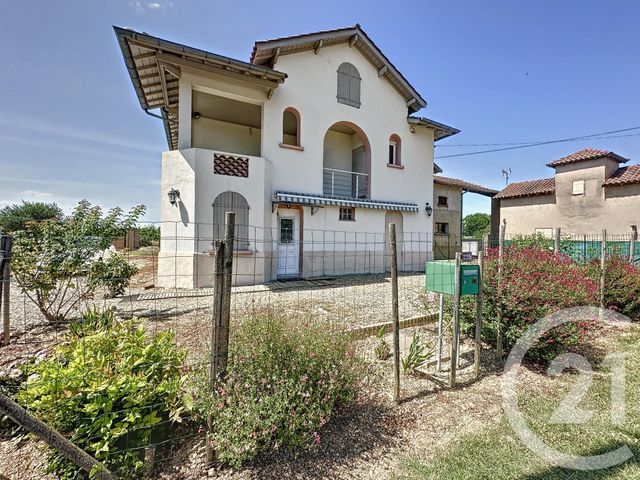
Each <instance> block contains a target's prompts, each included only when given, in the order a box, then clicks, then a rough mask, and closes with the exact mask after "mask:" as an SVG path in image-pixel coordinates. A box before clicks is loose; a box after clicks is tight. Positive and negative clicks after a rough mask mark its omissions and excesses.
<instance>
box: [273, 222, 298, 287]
mask: <svg viewBox="0 0 640 480" xmlns="http://www.w3.org/2000/svg"><path fill="white" fill-rule="evenodd" d="M280 212H281V213H280V214H279V215H278V277H297V276H298V273H299V268H298V267H299V265H300V263H299V262H300V225H299V224H298V222H299V221H300V213H299V212H298V211H297V210H293V209H292V210H288V211H284V212H283V211H282V210H281V211H280Z"/></svg>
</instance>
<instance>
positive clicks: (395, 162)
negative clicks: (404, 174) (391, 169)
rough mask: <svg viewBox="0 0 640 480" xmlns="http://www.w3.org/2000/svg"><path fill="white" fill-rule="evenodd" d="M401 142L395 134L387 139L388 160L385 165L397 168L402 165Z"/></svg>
mask: <svg viewBox="0 0 640 480" xmlns="http://www.w3.org/2000/svg"><path fill="white" fill-rule="evenodd" d="M401 153H402V142H401V141H400V137H399V136H398V135H396V134H395V133H394V134H392V135H391V136H390V137H389V159H388V161H387V165H391V166H396V167H399V166H401V165H402V157H401V156H400V155H401Z"/></svg>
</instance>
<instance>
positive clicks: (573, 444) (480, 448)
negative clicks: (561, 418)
mask: <svg viewBox="0 0 640 480" xmlns="http://www.w3.org/2000/svg"><path fill="white" fill-rule="evenodd" d="M618 335H619V338H617V339H616V340H614V342H613V346H614V347H617V351H619V352H625V353H626V358H625V367H626V370H625V374H626V395H625V397H626V418H625V422H624V424H623V425H620V426H616V425H613V424H612V423H611V416H610V398H611V393H610V392H611V375H610V371H609V369H604V368H602V367H601V366H600V365H597V364H595V365H594V362H593V361H592V362H591V363H592V366H593V370H594V375H593V384H592V385H591V388H590V389H589V391H588V393H587V394H586V395H585V396H584V397H583V399H582V401H581V402H580V403H579V405H578V406H579V408H582V409H586V410H592V411H593V412H594V414H593V416H592V417H591V419H590V420H589V421H588V422H587V423H585V424H578V425H576V424H551V423H549V421H548V420H549V418H550V417H551V415H552V414H553V412H554V411H555V410H556V408H557V407H558V405H559V403H560V402H561V400H562V399H563V398H564V397H565V395H566V394H567V393H569V391H570V390H571V388H572V387H573V386H574V385H575V382H576V380H577V377H578V375H577V374H568V373H567V374H563V375H562V377H560V378H559V379H558V380H555V381H553V382H552V386H551V387H550V390H549V391H548V393H547V394H545V395H540V394H537V395H532V394H531V393H530V392H529V393H528V394H527V393H526V392H525V390H526V386H525V385H520V386H519V388H520V390H521V391H523V394H522V395H521V396H520V398H519V406H520V410H521V411H522V412H523V413H524V414H525V418H526V419H527V423H528V425H529V427H530V428H531V430H532V431H534V432H535V433H536V434H537V436H538V437H539V438H541V439H543V440H544V442H545V443H546V444H547V445H549V446H550V447H553V448H555V449H557V450H559V451H561V452H565V453H570V454H574V455H584V456H589V455H598V454H603V453H606V452H608V451H611V450H614V449H616V448H618V447H619V446H623V445H628V447H629V448H630V449H631V451H632V453H633V454H634V457H633V458H631V459H630V460H628V461H627V462H626V463H624V464H622V465H619V466H617V467H611V468H609V469H606V470H598V471H591V472H585V471H576V470H569V469H565V468H562V467H557V466H554V465H550V464H549V463H546V461H545V460H543V459H541V458H540V457H538V456H537V455H536V454H535V453H533V452H532V451H530V450H529V449H527V447H525V446H524V444H523V443H522V442H521V441H520V439H519V437H517V435H516V434H515V432H514V431H513V430H512V428H511V426H510V425H509V423H508V421H507V419H506V417H504V418H503V419H502V420H501V421H500V422H499V423H498V424H497V425H495V426H491V427H488V428H487V430H485V431H482V432H476V433H474V434H468V435H465V436H464V437H463V438H461V439H460V440H459V441H458V442H457V443H456V444H455V445H453V446H450V448H449V451H443V452H440V454H439V455H438V456H436V457H435V459H433V460H432V461H430V462H425V461H423V460H421V459H420V458H419V457H411V458H408V459H407V460H406V462H405V464H404V469H405V472H404V473H405V475H404V478H407V479H414V480H423V479H424V480H426V479H451V480H457V479H468V478H474V479H492V480H510V479H525V480H543V479H545V480H556V479H594V480H595V479H615V480H626V479H637V478H640V404H639V402H638V399H639V398H640V331H638V330H637V329H635V330H634V331H632V332H631V333H625V334H618Z"/></svg>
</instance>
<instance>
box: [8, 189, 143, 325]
mask: <svg viewBox="0 0 640 480" xmlns="http://www.w3.org/2000/svg"><path fill="white" fill-rule="evenodd" d="M144 211H145V207H144V205H139V206H137V207H134V208H133V209H132V210H131V211H130V212H129V213H128V214H127V215H125V214H124V213H123V211H122V209H120V208H114V209H111V210H109V211H108V212H107V213H106V215H103V213H102V210H101V209H100V207H97V206H92V205H91V204H90V203H89V202H87V201H86V200H83V201H82V202H80V203H79V204H78V206H77V207H76V209H75V210H74V211H73V213H72V215H71V216H69V217H66V218H64V219H62V220H59V221H58V220H45V221H42V222H37V223H28V224H27V225H26V227H25V229H24V230H21V231H18V232H16V234H15V237H14V244H13V258H12V261H11V268H12V271H13V274H14V276H15V279H16V281H17V283H18V286H19V287H20V289H21V290H22V291H23V292H24V293H25V294H26V296H27V297H29V298H30V299H31V300H32V301H33V302H34V303H35V304H36V305H37V306H38V308H39V309H40V311H41V312H42V314H43V315H44V317H45V318H46V319H47V320H48V321H49V322H60V321H64V320H65V319H66V318H67V317H68V315H69V314H70V313H71V312H72V311H73V310H74V308H76V306H77V305H78V304H79V303H80V301H81V300H82V299H84V298H86V297H87V296H89V295H91V294H92V293H93V292H94V291H95V289H96V288H97V286H98V284H97V283H95V282H91V281H89V280H88V278H87V275H88V274H89V272H90V271H91V267H92V265H93V264H94V263H95V262H98V261H99V258H100V256H101V254H102V252H104V251H105V250H106V249H107V248H109V246H110V245H111V241H112V240H113V239H114V238H116V237H118V236H120V235H123V233H124V232H125V231H126V230H128V229H129V228H131V227H132V226H133V225H134V224H135V222H136V221H137V220H138V218H139V217H140V215H142V214H143V213H144Z"/></svg>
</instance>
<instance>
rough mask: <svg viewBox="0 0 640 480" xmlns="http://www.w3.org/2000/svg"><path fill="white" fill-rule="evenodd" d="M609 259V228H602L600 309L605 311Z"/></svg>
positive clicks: (602, 311)
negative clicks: (606, 272)
mask: <svg viewBox="0 0 640 480" xmlns="http://www.w3.org/2000/svg"><path fill="white" fill-rule="evenodd" d="M606 261H607V230H606V229H603V230H602V240H601V242H600V309H601V313H604V306H605V305H604V303H605V298H604V289H605V270H606Z"/></svg>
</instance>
